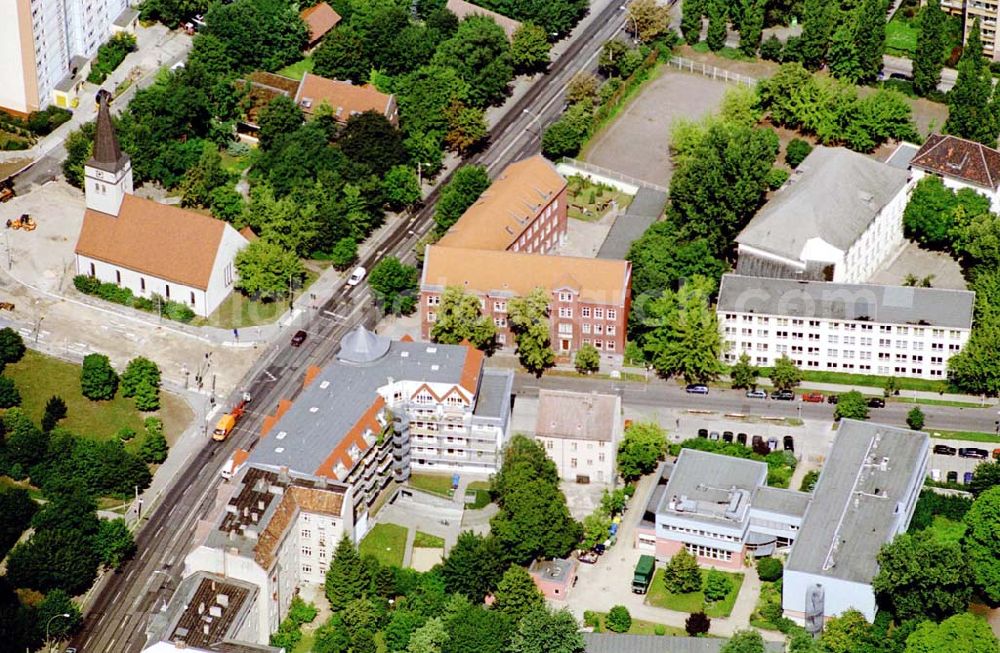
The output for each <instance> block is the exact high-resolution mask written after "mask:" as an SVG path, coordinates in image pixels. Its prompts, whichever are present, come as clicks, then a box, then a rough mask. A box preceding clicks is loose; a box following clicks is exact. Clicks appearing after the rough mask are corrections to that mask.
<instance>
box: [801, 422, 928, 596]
mask: <svg viewBox="0 0 1000 653" xmlns="http://www.w3.org/2000/svg"><path fill="white" fill-rule="evenodd" d="M929 443H930V438H929V436H928V435H927V434H926V433H921V432H918V431H911V430H908V429H902V428H897V427H894V426H886V425H884V424H873V423H870V422H859V421H855V420H848V419H845V420H842V421H841V423H840V428H839V429H838V430H837V437H836V439H835V440H834V442H833V449H832V450H831V452H830V456H829V457H828V458H827V460H826V463H825V464H824V465H823V469H822V471H821V472H820V475H819V480H818V481H817V482H816V489H815V490H814V491H813V500H812V503H810V504H809V508H808V509H807V510H806V514H805V518H804V519H803V521H802V526H801V527H800V528H799V536H798V538H796V540H795V544H794V545H793V546H792V553H791V555H790V556H789V558H788V563H787V564H786V565H785V568H786V569H791V570H795V571H801V572H806V573H811V574H816V575H820V576H828V577H831V578H840V579H843V580H847V581H853V582H858V583H870V582H871V580H872V578H874V576H875V573H876V571H877V570H878V565H877V564H876V561H875V556H876V555H877V554H878V551H879V548H880V547H881V546H882V545H883V544H885V543H886V542H887V541H889V539H890V538H891V537H892V536H893V535H894V534H895V532H896V530H897V528H896V527H897V525H898V522H899V520H903V519H906V517H907V516H906V515H905V514H902V512H903V511H905V503H906V501H907V498H908V496H907V494H908V492H909V490H910V488H912V487H914V484H915V485H916V488H917V490H919V488H920V486H921V480H922V479H923V476H924V472H925V470H924V465H925V463H926V459H927V450H928V447H929V446H930V444H929ZM883 461H885V462H884V464H883Z"/></svg>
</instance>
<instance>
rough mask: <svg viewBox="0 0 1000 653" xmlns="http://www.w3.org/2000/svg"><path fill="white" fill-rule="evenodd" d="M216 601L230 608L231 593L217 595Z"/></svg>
mask: <svg viewBox="0 0 1000 653" xmlns="http://www.w3.org/2000/svg"><path fill="white" fill-rule="evenodd" d="M215 602H216V603H218V604H219V605H221V606H222V607H224V608H228V607H229V595H228V594H219V595H218V596H216V597H215Z"/></svg>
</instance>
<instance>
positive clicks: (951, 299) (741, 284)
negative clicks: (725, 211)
mask: <svg viewBox="0 0 1000 653" xmlns="http://www.w3.org/2000/svg"><path fill="white" fill-rule="evenodd" d="M975 299H976V293H974V292H970V291H968V290H947V289H944V288H913V287H909V286H878V285H875V284H866V283H831V282H827V281H800V280H797V279H771V278H766V277H748V276H742V275H738V274H725V275H723V276H722V284H721V285H720V286H719V301H718V307H719V310H720V311H733V312H736V313H760V314H763V315H787V316H789V317H806V318H823V319H828V320H863V321H867V322H881V323H884V324H913V325H925V326H941V327H950V328H960V329H969V328H971V327H972V309H973V304H974V303H975Z"/></svg>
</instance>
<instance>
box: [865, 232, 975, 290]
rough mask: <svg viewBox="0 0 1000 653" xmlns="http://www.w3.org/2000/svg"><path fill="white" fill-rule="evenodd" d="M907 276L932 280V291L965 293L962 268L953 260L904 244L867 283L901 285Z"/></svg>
mask: <svg viewBox="0 0 1000 653" xmlns="http://www.w3.org/2000/svg"><path fill="white" fill-rule="evenodd" d="M908 274H914V275H916V276H917V277H919V278H921V279H923V278H925V277H927V276H933V279H932V280H931V285H932V286H934V287H935V288H949V289H952V290H965V278H964V277H963V276H962V268H961V266H959V264H958V262H957V261H956V260H955V259H953V258H952V257H950V256H948V255H947V254H945V253H944V252H932V251H930V250H927V249H923V248H921V247H920V246H919V245H917V244H916V243H915V242H912V241H907V242H906V245H904V246H903V248H902V249H900V251H899V252H898V253H897V254H896V256H895V257H894V258H893V259H892V260H891V261H890V262H889V263H888V264H887V265H886V266H884V267H883V269H881V270H879V271H878V272H877V273H876V274H875V276H874V277H872V279H871V281H872V283H877V284H884V285H902V283H903V280H904V279H906V275H908Z"/></svg>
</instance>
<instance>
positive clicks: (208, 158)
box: [181, 96, 281, 206]
mask: <svg viewBox="0 0 1000 653" xmlns="http://www.w3.org/2000/svg"><path fill="white" fill-rule="evenodd" d="M279 97H281V96H279ZM267 108H268V107H265V111H266V110H267ZM262 113H263V112H262ZM229 183H230V175H229V173H228V172H226V171H225V170H223V168H222V155H220V154H219V150H218V147H216V145H215V143H211V142H208V141H206V142H205V144H204V145H203V148H202V153H201V158H200V159H198V163H196V164H195V165H193V166H192V167H190V168H188V170H187V172H185V173H184V179H183V180H182V181H181V192H182V193H183V196H182V199H181V205H182V206H209V205H211V204H212V193H213V191H214V190H215V189H216V188H219V187H221V186H224V185H227V184H229Z"/></svg>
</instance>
